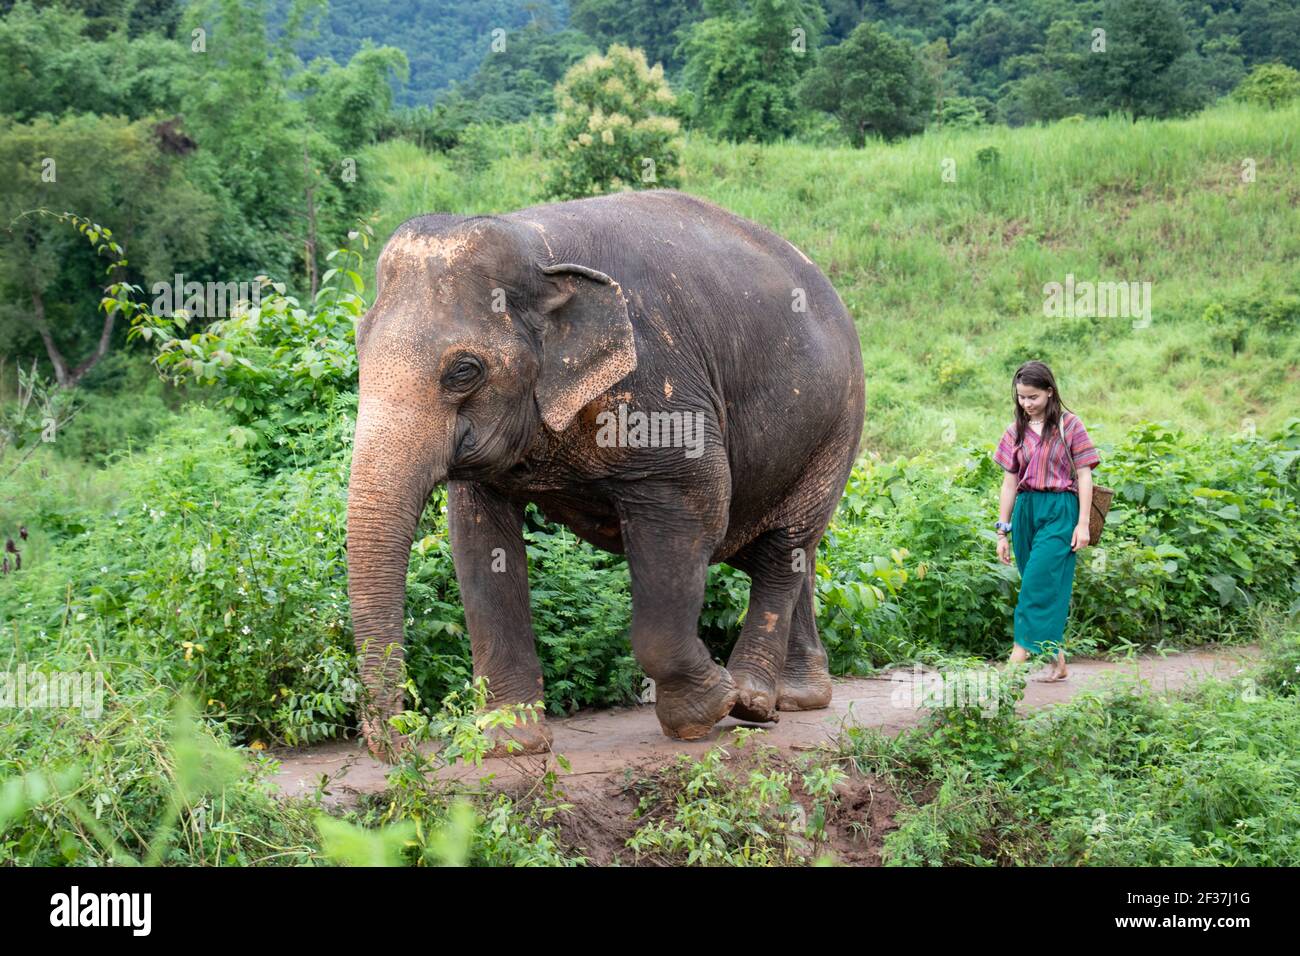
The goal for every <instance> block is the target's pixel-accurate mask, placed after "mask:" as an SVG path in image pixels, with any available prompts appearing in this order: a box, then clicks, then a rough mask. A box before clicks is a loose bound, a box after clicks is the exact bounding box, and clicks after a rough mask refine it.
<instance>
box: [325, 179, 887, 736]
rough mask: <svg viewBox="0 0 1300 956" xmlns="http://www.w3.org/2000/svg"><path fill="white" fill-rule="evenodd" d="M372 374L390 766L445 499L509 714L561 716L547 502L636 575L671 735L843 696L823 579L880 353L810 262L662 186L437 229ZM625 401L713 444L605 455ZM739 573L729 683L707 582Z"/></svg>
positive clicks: (362, 464) (468, 600) (372, 587)
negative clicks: (536, 598)
mask: <svg viewBox="0 0 1300 956" xmlns="http://www.w3.org/2000/svg"><path fill="white" fill-rule="evenodd" d="M801 306H802V308H801ZM357 355H358V360H359V363H360V400H359V403H358V409H357V426H356V436H355V444H354V449H353V459H352V475H351V482H350V484H349V489H348V534H347V547H348V593H349V597H350V598H351V604H352V620H353V627H354V631H355V634H356V640H357V646H358V650H359V651H360V652H361V654H362V659H363V677H364V679H365V683H366V686H367V688H368V691H369V693H368V694H367V697H366V702H365V703H364V704H363V707H362V714H363V721H362V729H363V733H364V735H365V736H366V739H367V741H368V743H369V745H370V747H371V749H372V751H374V752H375V753H376V754H378V755H380V756H389V757H391V755H392V744H393V742H394V738H393V737H392V735H391V730H390V729H389V728H388V727H387V724H386V720H385V718H386V717H387V716H389V715H391V714H393V713H395V712H397V711H399V710H400V709H401V705H402V696H401V692H400V689H399V688H397V685H396V683H395V680H394V678H395V677H396V674H397V662H398V661H399V660H400V659H401V654H402V640H403V633H402V632H403V619H404V615H405V581H406V572H407V563H408V560H409V558H410V548H411V542H412V538H413V535H414V533H415V529H416V523H417V521H418V518H419V516H420V513H421V511H422V510H423V506H424V504H425V502H426V500H427V498H428V496H429V494H430V492H431V491H432V489H433V487H434V486H435V485H436V484H437V483H438V482H441V481H447V482H448V519H449V526H450V534H451V544H452V549H453V554H454V558H455V564H456V576H457V580H458V581H459V583H460V589H461V594H462V597H463V600H464V603H465V616H466V620H467V622H468V626H469V634H470V641H471V645H472V647H473V655H474V672H475V675H476V676H477V675H485V676H487V678H488V679H489V691H490V694H491V696H492V700H493V703H494V704H495V705H497V706H500V705H503V704H507V703H515V702H535V701H538V700H540V699H541V697H542V670H541V665H540V663H539V661H538V657H537V651H536V648H535V646H534V635H533V627H532V621H531V615H530V610H529V592H528V573H527V563H526V559H525V554H524V543H523V539H522V536H521V522H522V515H523V509H524V506H525V504H526V503H527V502H530V501H531V502H535V503H536V504H537V505H538V507H540V508H541V510H542V511H543V513H544V514H545V515H546V516H547V517H548V518H549V519H551V520H553V521H557V522H560V523H562V524H564V525H566V526H567V527H569V528H571V529H572V530H573V531H574V532H575V533H576V534H577V535H579V536H580V537H582V538H584V539H585V540H587V541H589V542H591V543H592V544H593V545H595V546H596V547H598V548H602V549H605V550H607V551H612V552H617V553H625V554H626V555H627V560H628V565H629V570H630V574H631V583H632V611H633V614H632V631H631V640H632V649H633V652H634V653H635V655H636V659H637V661H638V662H639V663H640V665H641V667H642V668H643V669H644V670H645V672H646V674H648V675H649V676H650V677H651V678H653V679H654V681H655V689H656V703H655V709H656V713H657V715H658V717H659V721H660V724H661V726H662V727H663V731H664V733H665V734H667V735H669V736H671V737H676V738H680V739H695V738H699V737H702V736H705V735H706V734H708V733H709V731H710V729H711V728H712V727H713V725H714V724H715V723H716V722H717V721H718V720H720V719H722V718H723V717H725V716H727V715H728V714H735V715H737V716H739V717H742V718H745V719H750V720H756V721H771V720H776V719H777V717H778V711H779V710H804V709H814V708H821V707H825V706H827V704H828V703H829V702H830V697H831V684H830V675H829V673H828V671H827V666H826V652H825V650H824V649H823V648H822V645H821V641H820V639H819V637H818V635H817V631H816V627H815V622H814V618H813V604H812V595H813V578H812V575H813V566H814V563H815V562H814V558H815V554H816V549H817V543H818V541H819V540H820V539H821V536H822V533H823V532H824V531H825V529H826V525H827V522H828V521H829V520H830V517H831V514H832V512H833V511H834V509H835V506H836V503H837V502H838V500H839V497H840V495H841V494H842V493H843V491H844V486H845V483H846V482H847V480H848V475H849V471H850V468H851V467H852V464H853V460H854V457H855V453H856V449H857V444H858V440H859V437H860V434H861V430H862V424H863V392H864V381H863V369H862V351H861V347H860V345H859V342H858V336H857V332H856V330H855V328H854V325H853V321H852V319H851V318H850V317H849V314H848V312H847V311H846V309H845V307H844V304H843V303H842V302H841V301H840V298H839V296H838V295H836V293H835V290H834V289H833V288H832V287H831V284H830V282H829V281H827V279H826V277H825V276H824V275H822V273H821V272H820V270H818V269H817V267H816V266H814V265H813V264H812V262H811V261H809V260H808V259H807V257H805V256H804V255H803V254H802V253H801V252H799V250H797V249H796V248H794V247H793V246H792V245H790V244H789V243H788V242H786V241H785V240H784V239H781V238H780V237H778V236H776V235H774V234H773V233H771V232H769V231H768V230H766V229H764V228H763V227H761V226H758V225H756V224H754V223H752V222H749V221H747V220H744V219H741V218H739V217H737V216H734V215H732V214H731V213H729V212H726V211H725V210H723V209H720V208H718V207H717V206H714V205H711V204H709V203H707V202H704V201H702V200H699V199H696V198H694V197H691V196H688V195H685V194H682V193H677V192H673V191H668V190H655V191H651V192H638V193H620V194H616V195H611V196H602V197H597V198H593V199H584V200H578V201H575V202H566V203H558V204H553V205H546V206H536V207H533V208H530V209H524V210H521V211H519V212H514V213H510V214H508V215H502V216H475V217H460V216H445V215H433V216H421V217H419V218H416V219H412V220H410V221H409V222H406V223H405V224H403V225H402V226H401V227H399V228H398V230H397V231H396V232H395V233H394V234H393V236H392V238H391V239H390V240H389V241H388V243H387V245H386V246H385V247H384V251H383V254H382V256H381V257H380V260H379V265H378V297H377V299H376V301H375V304H374V306H373V307H372V308H371V309H370V311H369V312H368V313H367V314H366V316H365V317H364V319H363V320H362V321H361V323H360V324H359V326H358V330H357ZM620 403H624V404H625V405H626V406H627V409H628V411H629V412H631V411H641V412H646V413H653V412H691V413H699V415H701V416H702V422H703V429H702V436H701V437H702V443H701V444H698V445H695V446H694V448H691V447H627V446H626V445H624V446H622V447H617V446H616V447H602V446H601V444H599V443H598V442H597V435H598V433H599V431H600V429H601V426H602V425H606V424H607V422H608V421H609V419H607V418H604V417H602V418H600V419H599V420H598V418H597V416H598V415H600V414H601V413H602V412H613V413H617V409H618V406H619V404H620ZM692 420H693V419H686V420H685V421H688V422H689V421H692ZM629 421H634V420H633V419H629ZM607 431H608V429H607ZM636 438H637V436H636V434H635V433H633V435H632V440H633V441H635V440H636ZM691 438H692V435H691V433H690V432H689V431H688V432H686V433H685V435H684V436H683V440H684V441H685V442H687V443H689V442H690V441H691ZM723 561H725V562H727V563H728V564H731V565H733V566H735V567H737V568H740V569H741V570H743V571H745V572H746V573H747V574H749V575H750V576H751V578H752V580H753V587H752V591H751V594H750V603H749V611H748V614H747V615H746V618H745V623H744V626H743V629H742V632H741V635H740V638H739V639H738V641H737V643H736V646H735V649H734V651H733V652H732V654H731V658H730V660H729V661H728V663H727V666H726V667H725V668H723V667H720V666H719V665H718V664H716V663H715V662H714V661H713V660H712V659H711V658H710V655H709V653H708V651H707V650H706V648H705V646H704V644H703V643H702V642H701V641H700V639H699V636H698V633H697V625H698V619H699V614H700V608H701V605H702V602H703V599H704V583H705V576H706V573H707V569H708V566H709V565H710V564H713V563H717V562H723ZM508 734H509V736H512V737H513V738H514V739H516V740H519V741H520V742H521V743H522V744H524V746H525V748H526V749H527V750H528V751H537V750H541V749H545V748H546V746H547V745H548V744H549V741H550V733H549V731H548V730H547V728H546V725H545V722H542V723H541V724H540V725H539V724H533V723H529V724H528V725H526V726H525V725H519V726H516V727H515V728H514V729H512V730H510V731H508ZM501 743H504V741H501V742H500V743H499V745H498V752H500V744H501Z"/></svg>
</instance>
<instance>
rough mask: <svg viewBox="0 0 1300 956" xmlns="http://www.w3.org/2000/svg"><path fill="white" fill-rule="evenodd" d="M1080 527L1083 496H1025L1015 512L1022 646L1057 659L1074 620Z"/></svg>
mask: <svg viewBox="0 0 1300 956" xmlns="http://www.w3.org/2000/svg"><path fill="white" fill-rule="evenodd" d="M1078 523H1079V496H1078V495H1076V494H1075V493H1074V492H1070V491H1061V492H1055V491H1021V492H1020V493H1019V494H1017V495H1016V504H1015V507H1014V508H1013V509H1012V511H1011V549H1012V551H1013V552H1014V553H1015V556H1016V567H1018V568H1019V569H1020V597H1019V599H1018V600H1017V601H1016V619H1015V639H1016V643H1017V644H1019V645H1020V646H1021V647H1023V648H1024V649H1025V650H1027V651H1029V653H1030V654H1040V653H1043V652H1044V651H1047V652H1050V653H1052V654H1055V653H1056V652H1057V651H1058V650H1060V649H1062V647H1063V637H1064V635H1065V621H1066V618H1068V617H1069V616H1070V594H1071V592H1072V591H1073V590H1074V564H1075V559H1076V558H1077V557H1078V555H1077V554H1076V553H1075V552H1074V551H1072V550H1070V543H1071V540H1072V538H1073V536H1074V529H1075V527H1076V526H1077V525H1078Z"/></svg>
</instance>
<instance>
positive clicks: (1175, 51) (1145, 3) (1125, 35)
mask: <svg viewBox="0 0 1300 956" xmlns="http://www.w3.org/2000/svg"><path fill="white" fill-rule="evenodd" d="M1102 26H1103V28H1104V29H1105V31H1106V32H1105V49H1104V51H1103V50H1095V51H1094V52H1092V53H1090V54H1089V55H1088V56H1087V57H1086V58H1085V60H1084V63H1083V87H1084V91H1085V94H1086V95H1087V97H1088V98H1089V101H1090V102H1089V105H1090V106H1091V108H1092V109H1094V110H1097V111H1100V112H1107V111H1111V110H1117V111H1121V112H1124V113H1127V114H1129V115H1130V116H1132V117H1133V118H1134V119H1137V118H1138V117H1141V116H1156V117H1160V116H1171V115H1175V114H1179V113H1185V112H1188V111H1190V110H1192V109H1195V108H1197V107H1199V106H1200V105H1201V103H1200V93H1199V90H1200V89H1201V88H1200V86H1199V84H1197V83H1195V80H1194V76H1193V75H1192V73H1191V70H1190V69H1189V67H1190V62H1189V61H1188V60H1185V59H1184V57H1185V56H1186V55H1187V54H1188V53H1189V52H1190V50H1191V43H1190V42H1189V40H1188V38H1187V29H1186V27H1185V26H1184V24H1183V19H1182V17H1181V16H1180V15H1179V13H1178V9H1177V8H1176V7H1175V6H1174V4H1173V2H1172V0H1108V2H1107V4H1106V8H1105V13H1104V14H1103V16H1102Z"/></svg>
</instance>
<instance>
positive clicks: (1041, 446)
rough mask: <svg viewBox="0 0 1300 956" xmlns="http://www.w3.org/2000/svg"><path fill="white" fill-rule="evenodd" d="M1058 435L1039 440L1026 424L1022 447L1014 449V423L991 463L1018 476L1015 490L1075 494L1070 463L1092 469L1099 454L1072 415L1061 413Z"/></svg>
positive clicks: (999, 444)
mask: <svg viewBox="0 0 1300 956" xmlns="http://www.w3.org/2000/svg"><path fill="white" fill-rule="evenodd" d="M1061 433H1062V434H1056V433H1055V432H1053V433H1052V434H1051V435H1050V436H1048V437H1046V438H1040V437H1039V436H1038V433H1037V432H1035V431H1034V430H1033V429H1032V428H1030V427H1029V425H1026V426H1025V438H1024V444H1023V445H1021V446H1020V447H1018V448H1017V447H1016V423H1015V422H1012V423H1011V424H1010V425H1008V426H1007V430H1006V431H1005V432H1003V433H1002V440H1001V441H999V442H998V449H997V451H995V452H994V453H993V460H994V461H996V462H997V463H998V464H999V465H1001V466H1002V467H1003V468H1004V469H1006V470H1007V471H1009V472H1012V473H1014V474H1017V475H1018V476H1019V481H1018V482H1017V483H1016V490H1017V491H1073V492H1075V493H1076V494H1077V493H1078V491H1079V485H1078V482H1077V481H1076V480H1075V478H1074V476H1073V475H1072V474H1071V473H1070V462H1071V460H1073V461H1074V467H1075V468H1084V467H1092V468H1095V467H1097V463H1098V462H1100V461H1101V455H1099V454H1098V453H1097V449H1096V448H1094V447H1093V444H1092V439H1091V438H1089V437H1088V430H1087V429H1086V428H1084V427H1083V422H1081V421H1080V420H1079V416H1078V415H1075V414H1074V413H1073V412H1063V413H1062V415H1061ZM1067 448H1068V449H1069V451H1068V453H1067V451H1066V449H1067Z"/></svg>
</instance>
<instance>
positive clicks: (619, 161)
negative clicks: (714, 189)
mask: <svg viewBox="0 0 1300 956" xmlns="http://www.w3.org/2000/svg"><path fill="white" fill-rule="evenodd" d="M555 99H556V103H557V104H558V106H559V111H558V112H557V114H556V118H555V140H556V144H557V149H558V150H559V154H560V158H559V160H558V161H557V163H556V165H555V167H554V171H553V175H554V178H553V180H552V182H551V185H550V187H549V188H550V192H551V195H553V196H556V197H559V198H562V199H573V198H577V197H580V196H589V195H592V194H593V193H603V192H614V191H617V190H619V189H623V188H633V189H636V188H654V187H663V188H669V187H673V186H676V185H678V181H677V163H678V160H677V154H678V150H679V149H680V148H681V144H680V141H679V140H678V138H677V133H678V123H677V120H675V119H674V118H673V117H672V116H671V115H669V113H670V111H671V110H672V107H673V103H674V99H673V94H672V91H671V90H670V89H669V88H668V84H667V83H666V82H665V81H664V78H663V67H662V66H661V65H659V64H655V66H654V68H653V69H651V68H649V67H648V66H647V65H646V61H645V54H644V53H642V52H641V51H640V50H632V49H628V48H627V47H625V46H622V45H621V44H618V43H615V44H614V45H612V46H611V47H610V48H609V51H608V52H607V53H606V54H605V55H604V56H601V55H600V54H598V53H593V54H591V55H590V56H588V57H587V58H586V59H585V60H583V61H582V62H581V63H579V64H578V65H576V66H574V67H572V68H570V70H569V72H568V73H566V74H565V75H564V79H563V80H561V81H560V83H559V85H558V86H556V89H555Z"/></svg>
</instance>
